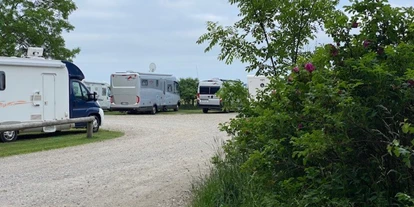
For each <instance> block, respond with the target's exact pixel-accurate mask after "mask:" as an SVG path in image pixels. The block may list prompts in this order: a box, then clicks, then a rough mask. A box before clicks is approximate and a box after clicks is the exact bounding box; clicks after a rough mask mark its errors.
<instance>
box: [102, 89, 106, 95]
mask: <svg viewBox="0 0 414 207" xmlns="http://www.w3.org/2000/svg"><path fill="white" fill-rule="evenodd" d="M102 96H106V88H102Z"/></svg>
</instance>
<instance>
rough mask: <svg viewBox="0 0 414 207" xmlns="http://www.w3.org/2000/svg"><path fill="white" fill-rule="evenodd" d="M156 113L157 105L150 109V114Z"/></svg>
mask: <svg viewBox="0 0 414 207" xmlns="http://www.w3.org/2000/svg"><path fill="white" fill-rule="evenodd" d="M156 113H157V106H155V105H154V106H152V111H151V114H156Z"/></svg>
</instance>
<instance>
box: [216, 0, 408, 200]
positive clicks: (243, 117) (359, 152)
mask: <svg viewBox="0 0 414 207" xmlns="http://www.w3.org/2000/svg"><path fill="white" fill-rule="evenodd" d="M352 2H353V3H352V5H351V6H346V7H345V9H346V11H347V12H348V13H350V14H352V16H351V17H349V18H348V17H347V16H346V15H345V14H343V13H335V15H333V16H332V17H331V18H328V19H326V20H325V22H324V25H325V29H326V32H327V33H328V34H329V35H330V36H331V37H332V38H333V40H334V42H335V43H336V45H337V46H334V45H333V44H329V45H326V46H322V47H318V48H316V50H315V51H314V52H313V53H312V55H311V56H308V55H306V56H305V55H302V56H299V58H298V62H296V63H295V64H294V65H293V66H292V67H291V69H290V71H292V72H291V73H290V74H288V75H287V76H286V78H279V77H272V81H271V84H270V85H269V87H268V88H267V90H265V91H264V92H262V93H259V94H258V100H257V101H250V102H243V103H244V105H243V109H242V110H241V111H240V113H239V115H238V116H237V118H235V119H233V120H231V121H230V122H228V123H224V124H222V125H221V128H222V130H224V131H226V132H227V133H228V134H230V135H232V136H233V139H231V140H230V141H229V142H228V143H227V144H226V145H225V146H224V151H225V157H222V158H220V157H215V159H214V160H215V164H216V166H217V168H218V170H219V171H220V169H221V170H226V169H229V166H232V169H233V168H234V167H236V168H238V169H239V170H240V176H239V177H240V179H241V180H242V182H241V183H242V184H238V185H237V184H234V185H232V188H228V189H229V191H230V192H227V193H226V195H232V196H233V197H232V199H230V200H231V201H235V200H236V201H238V202H235V203H237V204H238V206H242V205H245V206H393V205H413V204H414V202H413V201H414V200H413V199H412V198H411V197H413V196H414V188H413V187H412V186H413V185H414V170H413V169H412V164H413V156H412V155H414V151H413V147H414V141H413V136H412V134H410V133H405V132H410V130H409V129H410V125H409V124H408V123H407V122H406V120H413V119H414V108H413V103H414V88H413V87H412V84H411V83H413V81H412V80H414V23H413V22H414V12H413V9H412V8H393V7H391V6H390V5H389V4H387V2H386V1H384V0H377V1H352ZM354 30H357V31H354ZM268 91H274V93H270V94H269V93H267V92H268ZM401 123H405V124H403V125H401ZM412 132H414V130H413V131H412ZM226 186H227V187H228V185H226ZM257 189H260V190H257ZM224 203H225V204H227V205H228V206H232V204H231V203H230V202H228V203H226V202H224ZM221 204H223V202H222V203H221Z"/></svg>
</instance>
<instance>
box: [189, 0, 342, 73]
mask: <svg viewBox="0 0 414 207" xmlns="http://www.w3.org/2000/svg"><path fill="white" fill-rule="evenodd" d="M229 2H230V4H237V6H238V7H239V8H240V14H239V16H242V17H243V18H242V19H241V20H240V21H238V22H236V23H235V24H234V25H233V26H228V27H223V26H219V25H218V23H217V22H211V21H209V22H207V31H208V32H207V33H206V34H204V35H202V36H201V37H200V38H199V39H198V40H197V43H198V44H202V43H204V42H208V47H207V48H206V49H205V52H207V51H210V50H211V49H212V48H213V47H214V46H216V45H219V46H220V47H221V53H220V55H219V57H218V58H219V60H225V62H226V63H227V64H231V63H232V62H233V59H234V58H238V59H240V60H241V61H242V62H243V63H249V66H247V68H246V70H247V71H248V72H250V71H253V70H257V74H270V75H274V76H279V75H282V74H285V73H286V72H287V71H286V68H287V66H292V65H295V64H296V63H297V62H298V58H299V55H300V51H301V49H302V48H303V46H304V45H306V44H307V43H309V40H310V39H314V38H315V32H316V31H318V29H322V26H323V24H322V22H323V21H324V20H325V19H327V18H330V17H331V15H332V13H333V12H334V9H335V6H336V5H337V4H338V2H339V1H338V0H255V1H251V0H229ZM249 39H252V40H249Z"/></svg>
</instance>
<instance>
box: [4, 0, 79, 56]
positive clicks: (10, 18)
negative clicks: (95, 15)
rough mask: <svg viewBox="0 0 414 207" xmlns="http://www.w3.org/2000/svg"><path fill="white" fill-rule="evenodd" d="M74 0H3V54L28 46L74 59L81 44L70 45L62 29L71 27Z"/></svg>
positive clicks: (72, 27)
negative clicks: (70, 18) (66, 45)
mask: <svg viewBox="0 0 414 207" xmlns="http://www.w3.org/2000/svg"><path fill="white" fill-rule="evenodd" d="M76 9H77V7H76V5H75V3H74V2H73V0H2V1H1V3H0V55H1V56H20V55H22V54H24V52H25V51H26V49H27V47H30V46H32V47H43V48H44V57H46V58H53V59H59V60H72V58H74V57H75V55H76V54H78V53H79V52H80V48H75V49H67V48H66V47H65V40H64V39H63V37H62V32H63V31H67V32H69V31H72V30H73V29H74V26H73V25H71V24H70V23H69V21H68V17H69V15H70V14H71V13H72V12H73V11H75V10H76Z"/></svg>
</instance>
